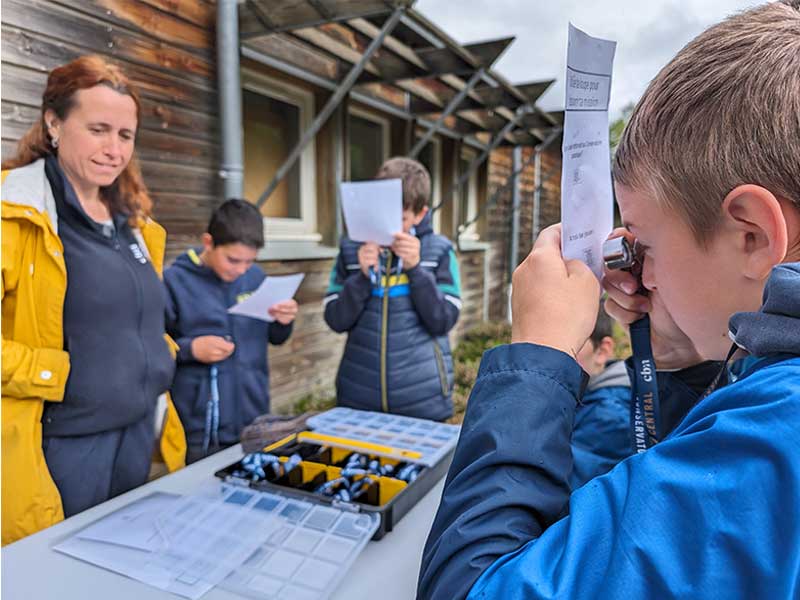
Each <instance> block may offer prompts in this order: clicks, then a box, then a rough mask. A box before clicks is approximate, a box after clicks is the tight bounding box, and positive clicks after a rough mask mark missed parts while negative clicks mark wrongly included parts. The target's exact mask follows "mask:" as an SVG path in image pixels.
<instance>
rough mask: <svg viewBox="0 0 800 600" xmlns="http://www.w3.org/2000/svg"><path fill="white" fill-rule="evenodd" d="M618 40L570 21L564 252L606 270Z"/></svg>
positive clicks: (596, 271) (600, 271)
mask: <svg viewBox="0 0 800 600" xmlns="http://www.w3.org/2000/svg"><path fill="white" fill-rule="evenodd" d="M616 46H617V44H616V42H612V41H608V40H601V39H598V38H593V37H590V36H588V35H586V34H585V33H584V32H583V31H581V30H580V29H578V28H576V27H574V26H573V25H572V24H570V26H569V42H568V45H567V79H566V81H567V86H566V87H567V93H566V100H565V104H564V136H563V137H564V141H563V145H562V154H563V163H562V168H561V223H562V231H561V252H562V254H563V255H564V258H566V259H579V260H582V261H583V262H585V263H586V264H587V265H588V266H589V267H590V268H591V269H592V271H593V272H594V274H595V275H596V276H597V277H598V278H599V277H601V276H602V274H603V256H602V247H603V242H604V241H605V240H606V238H607V237H608V234H609V233H611V229H612V228H613V225H614V195H613V192H612V189H611V164H610V160H611V154H610V149H609V140H608V101H609V97H610V92H611V73H612V69H613V65H614V52H615V50H616Z"/></svg>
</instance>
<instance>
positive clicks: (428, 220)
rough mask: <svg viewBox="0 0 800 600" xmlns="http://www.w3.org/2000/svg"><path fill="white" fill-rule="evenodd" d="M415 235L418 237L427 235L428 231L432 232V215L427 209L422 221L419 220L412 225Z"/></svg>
mask: <svg viewBox="0 0 800 600" xmlns="http://www.w3.org/2000/svg"><path fill="white" fill-rule="evenodd" d="M414 231H415V235H416V236H417V237H418V238H421V237H423V236H426V235H428V234H429V233H433V215H432V214H431V211H428V214H426V215H425V216H424V217H423V218H422V221H420V223H419V225H417V226H415V227H414Z"/></svg>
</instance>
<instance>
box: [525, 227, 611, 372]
mask: <svg viewBox="0 0 800 600" xmlns="http://www.w3.org/2000/svg"><path fill="white" fill-rule="evenodd" d="M513 285H514V287H513V293H512V296H511V305H512V312H513V318H512V322H511V342H512V343H518V342H530V343H532V344H539V345H542V346H549V347H551V348H555V349H556V350H561V351H562V352H566V353H567V354H569V355H570V356H573V357H575V356H576V355H577V353H578V350H580V349H581V347H582V346H583V345H584V343H586V340H587V339H589V336H590V335H591V334H592V330H593V329H594V324H595V321H596V320H597V306H598V300H599V298H600V284H599V283H598V282H597V278H596V277H595V276H594V275H593V274H592V271H591V270H590V269H589V267H587V266H586V265H585V264H583V263H582V262H580V261H578V260H567V261H565V260H564V258H563V257H562V256H561V224H560V223H559V224H557V225H552V226H550V227H548V228H547V229H545V230H543V231H542V232H541V233H540V234H539V238H538V239H537V240H536V243H535V244H534V246H533V250H532V251H531V253H530V254H529V255H528V258H526V259H525V261H524V262H523V263H522V264H521V265H520V266H519V267H517V269H516V270H515V271H514V278H513Z"/></svg>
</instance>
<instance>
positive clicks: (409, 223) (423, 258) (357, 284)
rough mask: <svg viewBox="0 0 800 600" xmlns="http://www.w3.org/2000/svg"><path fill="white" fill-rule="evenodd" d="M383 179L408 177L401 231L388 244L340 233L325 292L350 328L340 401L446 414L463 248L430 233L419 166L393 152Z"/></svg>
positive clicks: (339, 328) (329, 311)
mask: <svg viewBox="0 0 800 600" xmlns="http://www.w3.org/2000/svg"><path fill="white" fill-rule="evenodd" d="M376 178H377V179H401V180H402V182H403V231H401V232H398V233H397V234H396V235H395V238H394V243H393V244H392V246H391V248H384V249H381V248H379V247H378V245H377V244H375V243H372V242H369V243H364V244H361V243H358V242H354V241H352V240H350V239H349V238H346V237H345V238H344V239H343V240H342V243H341V246H340V249H339V256H338V257H337V259H336V263H335V264H334V267H333V270H332V272H331V280H330V285H329V287H328V293H327V295H326V296H325V321H326V322H327V323H328V325H329V326H330V327H331V329H333V330H334V331H336V332H338V333H342V332H347V344H346V345H345V350H344V355H343V356H342V362H341V364H340V366H339V372H338V375H337V377H336V393H337V402H338V404H339V405H341V406H348V407H351V408H358V409H362V410H374V411H383V412H391V413H396V414H401V415H406V416H410V417H419V418H423V419H434V420H437V421H441V420H444V419H447V418H449V417H450V416H452V414H453V402H452V398H451V396H452V389H453V359H452V356H451V354H450V342H449V341H448V338H447V333H448V332H449V331H450V330H451V329H452V328H453V325H455V323H456V321H457V320H458V314H459V311H460V310H461V290H460V283H459V274H458V263H457V262H456V254H455V252H454V251H453V246H452V244H451V243H450V241H449V240H448V239H447V238H445V237H444V236H441V235H437V234H435V233H433V229H432V227H431V217H430V215H429V214H428V206H427V205H428V200H429V198H430V194H431V180H430V175H428V171H427V170H426V169H425V167H424V166H422V164H420V163H419V162H417V161H415V160H412V159H410V158H391V159H389V160H388V161H386V162H385V163H384V164H383V165H382V166H381V168H380V169H379V171H378V174H377V176H376Z"/></svg>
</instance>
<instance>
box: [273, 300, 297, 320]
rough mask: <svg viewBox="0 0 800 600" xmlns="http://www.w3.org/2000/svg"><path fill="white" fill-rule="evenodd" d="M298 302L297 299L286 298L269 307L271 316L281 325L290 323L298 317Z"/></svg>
mask: <svg viewBox="0 0 800 600" xmlns="http://www.w3.org/2000/svg"><path fill="white" fill-rule="evenodd" d="M297 310H298V306H297V302H296V301H295V300H284V301H283V302H278V303H277V304H273V305H272V306H270V307H269V316H270V317H272V318H273V319H275V320H276V321H277V322H278V323H280V324H281V325H288V324H289V323H291V322H292V321H294V320H295V317H297Z"/></svg>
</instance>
